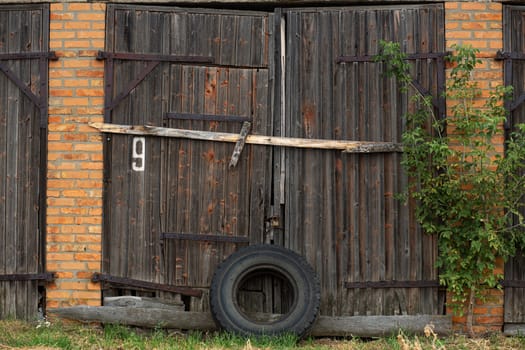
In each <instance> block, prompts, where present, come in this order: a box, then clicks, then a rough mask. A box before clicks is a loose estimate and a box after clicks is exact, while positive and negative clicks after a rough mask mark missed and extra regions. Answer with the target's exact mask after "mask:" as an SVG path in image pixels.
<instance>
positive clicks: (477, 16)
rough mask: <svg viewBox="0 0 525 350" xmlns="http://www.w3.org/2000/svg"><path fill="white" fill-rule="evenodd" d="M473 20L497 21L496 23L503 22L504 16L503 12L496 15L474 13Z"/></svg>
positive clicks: (493, 13)
mask: <svg viewBox="0 0 525 350" xmlns="http://www.w3.org/2000/svg"><path fill="white" fill-rule="evenodd" d="M473 19H475V20H482V21H495V22H501V21H502V20H503V16H502V14H501V12H498V13H495V12H488V13H474V14H473Z"/></svg>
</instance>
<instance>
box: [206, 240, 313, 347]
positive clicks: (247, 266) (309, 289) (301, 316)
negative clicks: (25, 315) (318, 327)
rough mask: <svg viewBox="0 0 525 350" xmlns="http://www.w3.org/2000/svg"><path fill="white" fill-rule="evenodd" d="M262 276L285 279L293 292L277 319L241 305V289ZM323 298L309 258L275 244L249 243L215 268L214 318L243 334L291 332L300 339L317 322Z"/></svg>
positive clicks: (212, 293)
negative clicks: (258, 316) (252, 312)
mask: <svg viewBox="0 0 525 350" xmlns="http://www.w3.org/2000/svg"><path fill="white" fill-rule="evenodd" d="M261 275H263V276H264V275H272V276H276V277H277V278H279V279H282V280H283V281H285V282H286V283H287V284H288V285H289V286H290V289H291V291H292V298H293V300H292V302H291V306H290V308H289V310H287V312H286V313H285V314H283V315H281V316H280V317H279V318H278V319H277V320H275V319H272V320H269V321H261V320H259V319H257V320H256V319H254V318H253V317H250V316H249V315H247V314H246V313H244V312H243V310H242V309H241V308H240V306H239V303H238V292H239V288H240V287H241V286H242V285H243V283H244V282H246V281H247V280H248V279H253V278H254V277H255V278H257V276H261ZM320 299H321V292H320V286H319V279H318V278H317V276H316V274H315V273H314V271H313V269H312V268H311V266H310V265H309V264H308V262H307V261H306V259H305V258H304V257H302V256H300V255H298V254H297V253H295V252H293V251H291V250H289V249H285V248H283V247H280V246H274V245H254V246H248V247H246V248H243V249H241V250H239V251H237V252H235V253H233V254H232V255H230V256H229V257H228V258H227V259H226V260H225V261H224V262H222V263H221V264H220V265H219V267H218V268H217V270H216V271H215V274H214V276H213V280H212V284H211V288H210V305H211V312H212V315H213V317H214V318H215V321H216V322H217V323H218V325H219V326H221V327H222V328H223V329H224V330H226V331H228V332H231V333H235V334H237V335H241V336H253V335H255V336H260V335H281V334H286V333H291V334H295V335H296V336H298V337H299V338H300V337H302V336H303V335H305V334H306V333H307V331H308V330H309V329H310V328H311V327H312V325H313V324H314V322H315V320H316V318H317V315H318V313H319V304H320ZM252 316H253V315H252Z"/></svg>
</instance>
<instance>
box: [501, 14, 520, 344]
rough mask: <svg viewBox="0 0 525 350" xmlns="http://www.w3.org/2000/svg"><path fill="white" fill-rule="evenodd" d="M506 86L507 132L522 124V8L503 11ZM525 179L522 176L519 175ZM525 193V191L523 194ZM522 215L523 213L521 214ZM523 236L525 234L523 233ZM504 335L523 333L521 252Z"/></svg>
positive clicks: (513, 268) (508, 276) (514, 265)
mask: <svg viewBox="0 0 525 350" xmlns="http://www.w3.org/2000/svg"><path fill="white" fill-rule="evenodd" d="M504 15H505V18H504V23H505V28H504V53H503V55H502V58H504V59H505V66H504V67H505V68H504V69H505V84H506V85H512V86H513V88H514V96H513V99H512V101H509V102H508V103H507V108H508V110H509V111H510V118H509V120H508V122H507V124H506V131H507V132H510V131H512V130H513V129H514V126H515V125H517V124H519V123H525V104H524V103H523V101H524V100H525V7H524V6H506V7H505V11H504ZM521 175H522V176H525V173H522V174H521ZM524 192H525V190H524ZM522 214H523V215H525V211H524V212H523V213H522ZM524 234H525V232H524ZM504 285H505V317H504V321H505V331H506V332H509V333H519V334H523V332H524V331H525V304H524V303H523V297H524V295H525V255H524V254H523V252H521V253H519V254H518V255H517V256H516V257H514V258H512V259H509V260H508V262H507V263H506V264H505V282H504Z"/></svg>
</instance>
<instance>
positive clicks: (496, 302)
mask: <svg viewBox="0 0 525 350" xmlns="http://www.w3.org/2000/svg"><path fill="white" fill-rule="evenodd" d="M445 38H446V44H447V48H448V49H449V50H451V47H452V45H453V44H459V45H467V44H468V45H471V46H472V47H474V48H477V49H479V50H480V54H479V58H480V59H481V61H482V63H481V64H480V65H478V66H477V67H476V69H475V71H474V76H473V78H474V80H475V81H477V82H478V84H479V87H480V88H481V89H482V90H483V92H482V98H481V99H480V101H479V102H480V104H482V103H483V102H484V101H483V97H486V96H488V91H489V90H491V89H494V88H495V87H496V86H498V85H503V63H502V61H495V60H494V58H495V57H496V52H497V51H498V50H501V49H503V6H502V4H501V3H497V2H489V1H483V2H446V3H445ZM448 102H449V103H451V102H452V101H448ZM504 139H505V138H504V130H503V125H502V126H501V133H500V135H498V136H497V137H495V138H494V139H493V142H494V144H495V146H496V152H499V153H500V154H502V153H503V143H504ZM498 270H499V271H497V272H498V273H502V272H503V262H502V261H501V262H500V264H499V267H498ZM487 293H488V296H487V300H486V301H485V302H484V303H481V302H479V301H477V302H476V305H475V306H474V318H473V328H474V331H475V332H477V333H485V332H491V331H498V332H499V331H501V328H502V326H503V311H504V310H503V292H502V291H499V290H496V289H495V290H490V291H488V292H487ZM447 312H448V313H451V311H450V310H448V311H447ZM465 321H466V319H465V317H453V322H454V324H455V327H456V329H462V328H463V325H464V324H465Z"/></svg>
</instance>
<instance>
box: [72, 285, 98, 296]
mask: <svg viewBox="0 0 525 350" xmlns="http://www.w3.org/2000/svg"><path fill="white" fill-rule="evenodd" d="M100 297H101V295H100V286H99V287H98V289H93V290H85V291H75V292H73V293H71V298H73V299H100Z"/></svg>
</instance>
